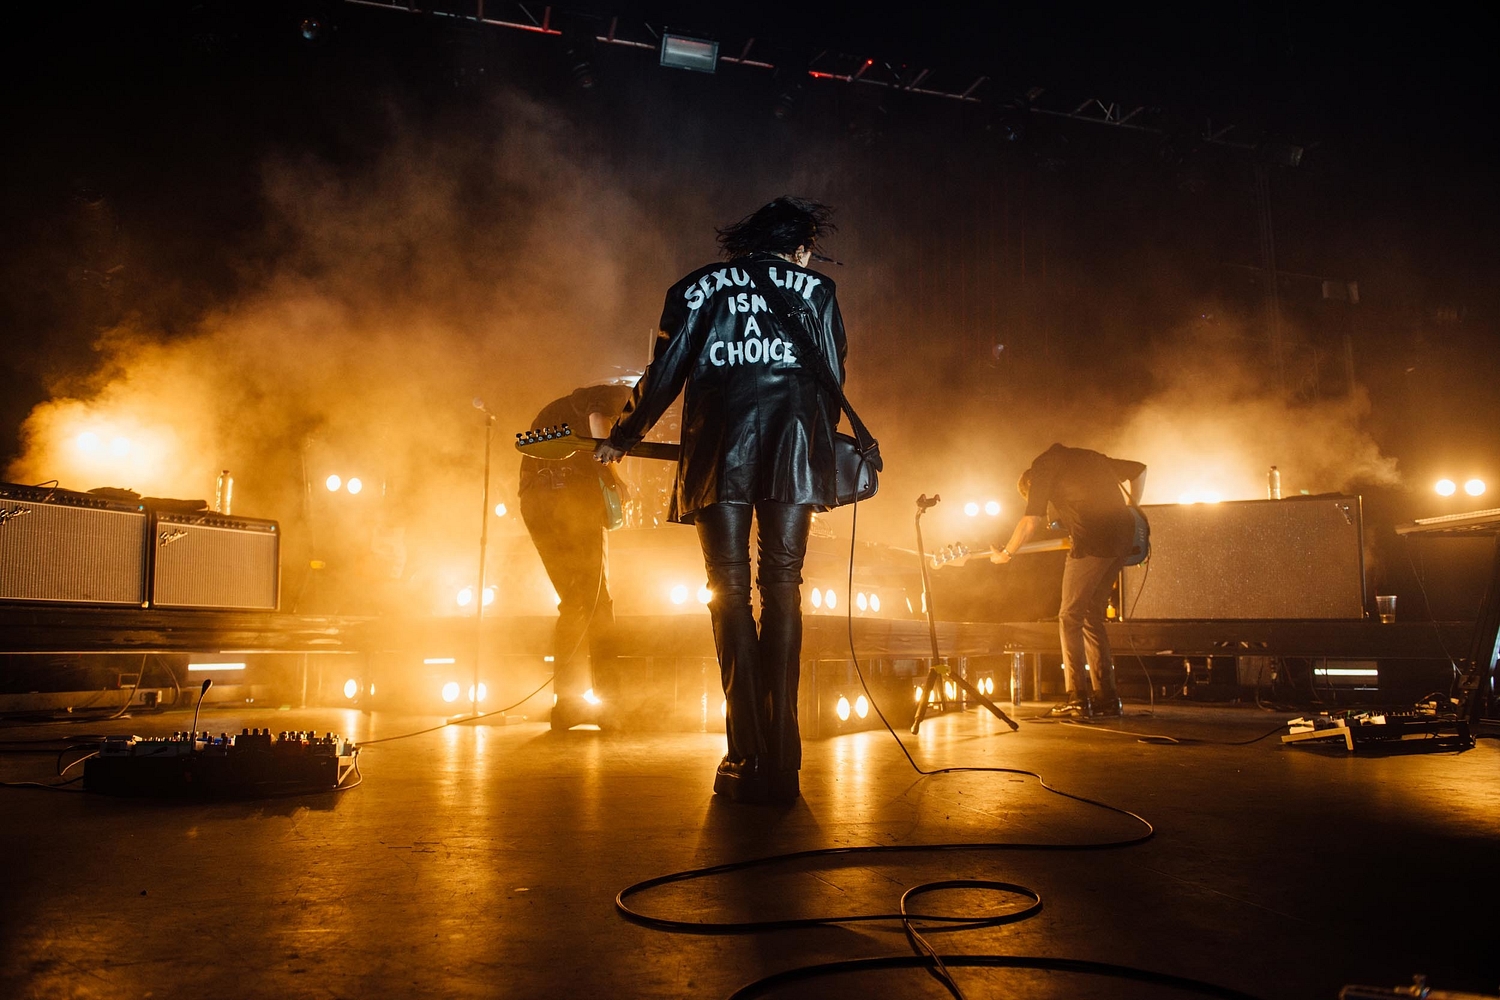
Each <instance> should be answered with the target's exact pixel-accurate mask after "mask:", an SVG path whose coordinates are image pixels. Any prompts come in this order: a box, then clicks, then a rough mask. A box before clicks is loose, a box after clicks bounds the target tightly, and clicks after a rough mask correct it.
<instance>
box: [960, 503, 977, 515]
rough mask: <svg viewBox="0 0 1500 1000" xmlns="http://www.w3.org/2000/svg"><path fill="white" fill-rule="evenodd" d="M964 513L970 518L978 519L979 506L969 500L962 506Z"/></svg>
mask: <svg viewBox="0 0 1500 1000" xmlns="http://www.w3.org/2000/svg"><path fill="white" fill-rule="evenodd" d="M964 513H965V514H967V515H969V516H970V517H978V516H979V505H978V504H977V503H975V502H974V501H973V500H970V501H969V502H968V503H966V504H964Z"/></svg>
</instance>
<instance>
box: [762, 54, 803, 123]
mask: <svg viewBox="0 0 1500 1000" xmlns="http://www.w3.org/2000/svg"><path fill="white" fill-rule="evenodd" d="M807 71H808V66H807V64H806V62H803V61H800V60H796V59H794V60H792V61H791V62H788V63H786V64H784V65H781V66H777V67H776V72H775V74H774V75H773V77H772V80H773V82H774V83H775V86H776V101H775V103H773V104H772V105H771V117H772V118H775V119H776V120H777V121H786V120H787V119H788V118H790V117H792V114H793V113H794V112H795V111H796V110H797V105H798V104H801V103H802V95H803V93H804V92H805V91H806V90H807Z"/></svg>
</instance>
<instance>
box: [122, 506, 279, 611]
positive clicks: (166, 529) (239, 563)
mask: <svg viewBox="0 0 1500 1000" xmlns="http://www.w3.org/2000/svg"><path fill="white" fill-rule="evenodd" d="M279 539H280V535H279V533H278V532H277V530H276V525H275V522H272V521H260V522H253V521H247V520H243V519H236V520H235V522H233V523H218V524H216V523H213V521H212V520H211V519H210V518H209V517H206V516H194V517H191V518H188V517H184V518H172V517H168V516H165V515H158V516H157V520H156V565H155V569H154V572H153V574H152V581H151V602H152V603H153V604H155V605H156V606H157V607H163V608H245V609H254V610H266V611H273V610H275V608H276V605H277V589H278V583H279V575H280V574H279V552H278V542H279Z"/></svg>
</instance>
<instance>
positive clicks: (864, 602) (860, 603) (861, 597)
mask: <svg viewBox="0 0 1500 1000" xmlns="http://www.w3.org/2000/svg"><path fill="white" fill-rule="evenodd" d="M854 606H855V607H857V608H859V610H861V611H868V610H869V609H870V599H869V598H868V597H866V596H865V592H864V591H863V590H861V591H860V592H859V593H857V594H855V595H854Z"/></svg>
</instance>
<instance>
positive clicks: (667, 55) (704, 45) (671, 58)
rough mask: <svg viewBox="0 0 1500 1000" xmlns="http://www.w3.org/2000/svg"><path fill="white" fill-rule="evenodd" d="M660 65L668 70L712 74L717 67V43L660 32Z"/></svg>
mask: <svg viewBox="0 0 1500 1000" xmlns="http://www.w3.org/2000/svg"><path fill="white" fill-rule="evenodd" d="M661 64H662V65H663V66H666V67H668V68H670V69H691V70H696V71H697V72H699V73H712V72H713V71H714V70H715V69H717V68H718V65H719V43H718V42H714V41H709V40H708V39H706V38H690V37H688V36H687V35H676V34H673V33H672V32H670V31H665V32H662V36H661Z"/></svg>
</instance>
